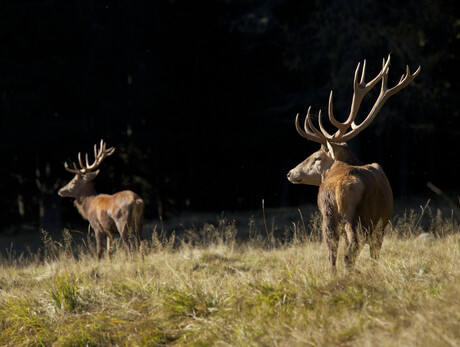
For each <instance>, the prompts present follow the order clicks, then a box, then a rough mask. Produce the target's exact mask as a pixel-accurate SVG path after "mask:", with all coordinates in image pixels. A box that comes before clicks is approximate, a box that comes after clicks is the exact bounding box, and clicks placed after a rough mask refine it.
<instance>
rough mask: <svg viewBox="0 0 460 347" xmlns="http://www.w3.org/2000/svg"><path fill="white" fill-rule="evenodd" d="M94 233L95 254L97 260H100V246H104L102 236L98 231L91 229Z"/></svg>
mask: <svg viewBox="0 0 460 347" xmlns="http://www.w3.org/2000/svg"><path fill="white" fill-rule="evenodd" d="M93 229H94V233H95V236H96V254H97V259H98V260H101V257H102V246H103V244H104V235H103V234H102V233H101V231H100V230H99V229H96V228H93Z"/></svg>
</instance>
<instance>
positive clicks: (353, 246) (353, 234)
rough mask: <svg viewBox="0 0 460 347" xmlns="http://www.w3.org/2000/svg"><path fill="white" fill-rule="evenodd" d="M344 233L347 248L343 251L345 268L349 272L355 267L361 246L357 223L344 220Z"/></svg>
mask: <svg viewBox="0 0 460 347" xmlns="http://www.w3.org/2000/svg"><path fill="white" fill-rule="evenodd" d="M345 232H346V234H347V241H348V247H347V249H346V251H345V259H344V260H345V267H346V269H347V271H351V270H352V269H353V266H354V265H355V261H356V258H357V257H358V255H359V251H360V250H361V247H362V244H361V242H360V239H359V223H357V222H355V223H353V222H350V221H349V220H345Z"/></svg>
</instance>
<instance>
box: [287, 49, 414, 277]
mask: <svg viewBox="0 0 460 347" xmlns="http://www.w3.org/2000/svg"><path fill="white" fill-rule="evenodd" d="M389 64H390V56H388V60H387V61H386V62H385V59H383V67H382V70H381V71H380V73H379V74H378V75H377V76H376V77H375V78H374V79H373V80H372V81H370V82H367V83H366V82H365V81H364V76H365V70H366V61H365V60H364V64H363V69H362V72H361V79H360V81H359V82H358V72H359V69H360V64H358V66H357V68H356V71H355V77H354V81H353V90H354V93H353V98H352V101H351V110H350V114H349V116H348V118H347V120H346V121H345V122H344V123H341V122H338V121H337V120H336V118H335V117H334V114H333V107H332V91H331V94H330V97H329V105H328V115H329V120H330V122H331V123H332V124H333V125H334V126H335V127H336V128H337V129H338V130H337V131H336V132H335V133H334V134H333V135H331V134H329V133H328V132H327V131H326V129H325V128H324V126H323V123H322V120H321V111H320V112H319V113H318V123H319V130H318V129H317V128H316V127H315V126H314V125H313V122H312V120H311V115H310V109H311V107H310V108H308V111H307V116H306V118H305V122H304V130H302V128H301V127H300V124H299V115H298V114H297V117H296V120H295V126H296V129H297V132H298V133H299V134H300V135H301V136H303V137H304V138H306V139H308V140H311V141H315V142H318V143H320V144H321V148H320V150H319V151H317V152H315V153H313V154H312V155H310V156H309V157H308V158H307V159H306V160H305V161H303V162H302V163H300V164H299V165H297V166H296V167H295V168H294V169H292V170H291V171H290V172H289V173H288V174H287V178H288V179H289V181H291V182H292V183H295V184H309V185H315V186H319V192H318V207H319V210H320V212H321V214H322V217H323V221H322V232H323V239H324V241H325V243H326V246H327V248H328V251H329V261H330V265H331V268H332V271H333V272H334V273H335V272H336V260H337V248H338V244H339V238H340V235H341V234H343V233H344V232H343V231H340V229H339V226H340V223H341V222H343V223H344V229H345V234H346V235H345V259H344V261H345V266H346V269H347V271H348V270H351V269H352V268H353V265H354V263H355V260H356V258H357V256H358V255H359V253H360V251H361V249H362V247H363V245H364V244H365V243H368V244H369V247H370V255H371V258H372V259H373V260H377V259H378V256H379V251H380V248H381V246H382V242H383V234H384V231H383V230H384V228H385V226H386V225H387V224H388V222H389V220H390V218H391V216H392V213H393V193H392V191H391V186H390V183H389V181H388V179H387V177H386V176H385V173H384V172H383V170H382V167H381V166H380V165H379V164H376V163H373V164H369V165H363V164H362V163H361V162H360V161H359V160H358V159H356V157H355V156H354V155H353V153H352V152H351V150H350V149H349V148H348V146H347V144H346V142H347V141H349V140H350V139H352V138H353V137H355V136H356V135H358V134H359V133H360V132H361V131H363V130H364V129H365V128H366V127H368V126H369V124H371V123H372V121H373V120H374V119H375V117H376V115H377V113H378V112H379V111H380V109H381V107H382V106H383V104H384V103H385V101H386V100H387V99H388V98H389V97H390V96H391V95H393V94H395V93H397V92H399V91H400V90H401V89H403V88H405V87H407V86H408V85H409V84H410V83H411V82H412V80H413V79H414V78H415V77H416V76H417V75H418V73H419V72H420V66H419V67H418V69H417V71H415V73H414V74H411V73H410V70H409V67H408V66H406V74H405V75H402V77H401V79H400V81H399V83H398V84H397V85H396V86H394V87H393V88H388V87H387V82H388V70H389ZM380 80H381V81H382V84H381V89H380V94H379V96H378V98H377V100H376V102H375V104H374V106H373V107H372V109H371V110H370V112H369V114H368V115H367V117H366V118H365V119H364V121H363V122H362V123H361V124H359V125H358V124H356V123H355V118H356V115H357V113H358V109H359V106H360V104H361V101H362V100H363V98H364V96H365V95H366V94H367V93H368V92H369V90H371V89H372V88H373V87H374V86H375V85H376V84H377V83H378V82H379V81H380Z"/></svg>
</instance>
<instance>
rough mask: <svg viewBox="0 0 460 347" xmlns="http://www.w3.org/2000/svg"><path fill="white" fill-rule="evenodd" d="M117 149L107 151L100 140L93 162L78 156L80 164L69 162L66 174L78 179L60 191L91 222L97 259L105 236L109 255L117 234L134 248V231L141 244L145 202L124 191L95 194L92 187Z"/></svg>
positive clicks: (66, 165)
mask: <svg viewBox="0 0 460 347" xmlns="http://www.w3.org/2000/svg"><path fill="white" fill-rule="evenodd" d="M114 152H115V148H114V147H111V148H108V149H107V148H106V144H105V142H104V141H103V140H101V144H100V148H99V150H98V149H97V145H94V157H95V159H94V162H93V163H92V164H91V165H90V164H89V163H88V154H86V163H85V164H84V163H83V162H82V159H81V154H80V153H78V163H79V164H80V167H77V164H75V163H73V168H72V167H69V165H68V164H67V163H65V164H64V167H65V169H66V170H67V171H69V172H71V173H73V174H75V177H74V178H73V179H72V180H71V181H70V182H69V183H68V184H67V185H66V186H64V187H63V188H61V189H60V190H59V195H60V196H62V197H71V198H75V202H74V203H75V206H76V207H77V209H78V212H80V214H81V215H82V216H83V218H84V219H86V220H88V221H89V223H90V225H91V227H92V228H93V229H94V232H95V235H96V248H97V257H98V259H100V258H101V256H102V245H103V243H104V236H106V238H107V253H108V254H109V256H110V255H111V247H110V243H111V240H112V237H113V235H114V234H116V233H117V231H118V232H119V233H120V235H121V238H122V239H123V242H124V244H125V245H128V246H129V248H131V240H130V237H129V233H130V232H134V234H135V237H136V239H137V242H138V244H139V245H140V243H141V241H142V222H143V216H144V201H143V200H142V199H141V198H140V197H139V196H138V195H137V194H136V193H134V192H132V191H130V190H124V191H121V192H118V193H115V194H113V195H107V194H96V192H95V190H94V187H93V182H92V181H93V179H94V178H95V177H96V176H97V175H98V174H99V170H98V167H99V165H101V163H102V161H103V160H104V159H105V158H106V157H108V156H110V155H112V154H113V153H114Z"/></svg>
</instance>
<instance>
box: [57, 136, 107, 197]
mask: <svg viewBox="0 0 460 347" xmlns="http://www.w3.org/2000/svg"><path fill="white" fill-rule="evenodd" d="M114 152H115V148H114V147H111V148H109V149H106V143H105V142H104V140H101V143H100V148H99V150H98V149H97V145H94V158H95V159H94V162H93V163H92V164H91V165H90V164H89V162H88V154H86V155H85V164H84V163H83V162H82V159H81V153H78V163H79V165H80V167H79V168H78V167H77V164H75V163H72V165H73V168H71V167H69V165H68V164H67V163H65V164H64V167H65V169H66V170H67V171H69V172H71V173H73V174H75V177H74V178H73V179H72V180H71V181H70V182H69V183H67V185H65V186H64V187H62V188H61V189H60V190H59V192H58V194H59V195H60V196H62V197H72V198H77V197H79V196H82V195H87V194H91V193H93V186H92V183H91V181H92V180H93V179H94V178H95V177H96V176H97V175H98V174H99V170H98V167H99V166H100V165H101V163H102V161H103V160H104V159H105V158H106V157H108V156H111V155H112V154H113V153H114Z"/></svg>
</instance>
